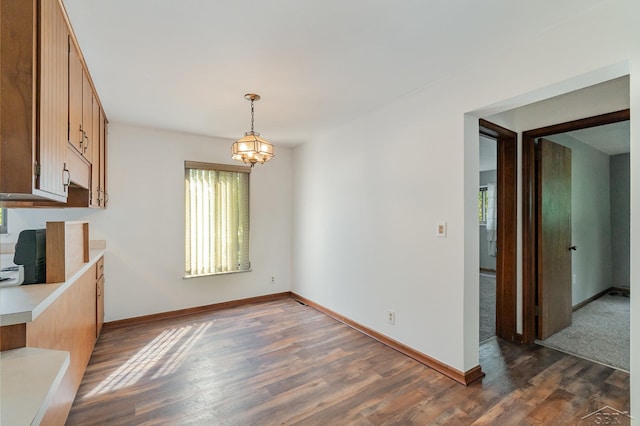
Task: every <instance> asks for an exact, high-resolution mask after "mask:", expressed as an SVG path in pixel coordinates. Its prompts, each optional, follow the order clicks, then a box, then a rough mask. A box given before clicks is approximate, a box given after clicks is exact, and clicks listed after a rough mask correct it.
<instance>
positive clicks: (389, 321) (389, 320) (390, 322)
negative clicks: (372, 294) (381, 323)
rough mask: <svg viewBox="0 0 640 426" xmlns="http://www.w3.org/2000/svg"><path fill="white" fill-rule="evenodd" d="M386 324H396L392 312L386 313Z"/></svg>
mask: <svg viewBox="0 0 640 426" xmlns="http://www.w3.org/2000/svg"><path fill="white" fill-rule="evenodd" d="M387 322H388V323H389V324H395V323H396V313H395V312H394V311H391V310H389V311H387Z"/></svg>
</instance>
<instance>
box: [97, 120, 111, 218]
mask: <svg viewBox="0 0 640 426" xmlns="http://www.w3.org/2000/svg"><path fill="white" fill-rule="evenodd" d="M98 197H99V203H100V206H101V207H105V208H106V207H107V203H108V202H109V191H108V190H107V117H106V116H105V115H104V111H103V110H102V109H101V110H100V189H99V191H98Z"/></svg>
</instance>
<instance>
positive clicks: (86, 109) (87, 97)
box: [80, 72, 97, 161]
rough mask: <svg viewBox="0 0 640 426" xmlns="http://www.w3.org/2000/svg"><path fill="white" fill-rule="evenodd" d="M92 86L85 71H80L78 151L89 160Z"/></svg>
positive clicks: (91, 130) (91, 134)
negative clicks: (80, 117)
mask: <svg viewBox="0 0 640 426" xmlns="http://www.w3.org/2000/svg"><path fill="white" fill-rule="evenodd" d="M94 98H95V96H94V94H93V88H92V87H91V83H89V76H87V73H86V72H83V73H82V136H83V137H84V140H83V142H82V150H81V151H80V153H81V154H82V155H84V156H85V158H87V159H88V160H89V161H91V154H92V151H91V145H92V139H93V104H94V103H96V104H97V101H94Z"/></svg>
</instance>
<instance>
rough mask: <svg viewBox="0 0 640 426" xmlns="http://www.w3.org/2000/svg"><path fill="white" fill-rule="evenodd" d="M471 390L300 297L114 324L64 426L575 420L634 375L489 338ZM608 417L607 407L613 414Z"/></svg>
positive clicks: (616, 404)
mask: <svg viewBox="0 0 640 426" xmlns="http://www.w3.org/2000/svg"><path fill="white" fill-rule="evenodd" d="M480 362H481V365H482V369H483V371H484V372H485V373H486V377H484V378H483V379H481V380H478V381H476V382H474V383H472V384H471V385H470V386H468V387H465V386H463V385H461V384H459V383H457V382H454V381H453V380H451V379H449V378H447V377H446V376H443V375H442V374H440V373H438V372H436V371H434V370H432V369H430V368H428V367H426V366H424V365H422V364H420V363H418V362H416V361H414V360H413V359H411V358H409V357H407V356H405V355H402V354H400V353H399V352H396V351H395V350H393V349H390V348H389V347H387V346H385V345H383V344H381V343H379V342H377V341H375V340H373V339H372V338H370V337H368V336H366V335H364V334H362V333H360V332H358V331H355V330H353V329H351V328H350V327H348V326H346V325H344V324H342V323H340V322H338V321H336V320H334V319H332V318H330V317H328V316H326V315H324V314H322V313H320V312H318V311H316V310H314V309H313V308H310V307H308V306H304V305H301V304H299V303H297V302H296V301H294V300H292V299H288V298H287V299H282V300H277V301H272V302H265V303H256V304H251V305H246V306H243V307H237V308H230V309H223V310H219V311H214V312H208V313H201V314H194V315H190V316H184V317H179V318H173V319H170V320H169V319H167V320H161V321H154V322H149V323H146V324H137V325H130V326H126V327H121V328H109V327H107V328H106V329H105V330H104V331H103V334H102V336H101V337H100V339H99V341H98V343H97V345H96V348H95V351H94V354H93V356H92V358H91V361H90V364H89V366H88V368H87V371H86V374H85V376H84V379H83V381H82V384H81V386H80V389H79V391H78V394H77V397H76V400H75V402H74V405H73V407H72V410H71V413H70V415H69V419H68V422H67V424H69V425H88V424H92V425H93V424H101V425H102V424H109V425H113V424H118V425H123V424H181V425H182V424H193V425H211V424H216V425H258V424H259V425H282V424H285V425H290V424H305V425H327V424H340V425H346V424H358V425H383V424H403V425H412V424H415V425H427V424H429V425H431V424H461V425H465V424H471V423H474V422H476V423H475V424H575V423H580V422H581V419H583V418H584V417H585V416H589V415H590V414H591V413H593V412H594V411H596V410H599V409H605V410H610V409H615V410H620V411H627V410H629V406H630V396H629V374H627V373H625V372H622V371H619V370H616V369H612V368H609V367H606V366H603V365H600V364H597V363H593V362H590V361H587V360H584V359H580V358H577V357H574V356H571V355H567V354H565V353H562V352H558V351H555V350H552V349H549V348H545V347H541V346H538V345H532V346H527V345H515V344H511V343H507V342H504V341H502V340H500V339H491V340H489V341H488V342H487V343H485V344H483V345H482V346H481V347H480ZM605 407H610V408H605Z"/></svg>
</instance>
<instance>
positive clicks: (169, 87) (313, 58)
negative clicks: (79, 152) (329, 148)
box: [64, 0, 603, 146]
mask: <svg viewBox="0 0 640 426" xmlns="http://www.w3.org/2000/svg"><path fill="white" fill-rule="evenodd" d="M601 1H603V0H563V1H561V2H558V1H557V0H539V1H535V2H526V1H520V2H516V1H512V0H485V1H477V0H456V1H450V0H430V1H424V0H398V1H389V0H349V1H345V0H322V1H318V0H264V1H255V0H233V1H231V0H229V1H222V0H181V1H177V0H64V4H65V7H66V9H67V12H68V14H69V17H70V20H71V23H72V25H73V28H74V30H75V32H76V35H77V38H78V41H79V43H80V46H81V48H82V50H83V54H84V57H85V59H86V62H87V64H88V66H89V70H90V73H91V75H92V77H93V80H94V83H95V86H96V88H97V90H98V93H99V96H100V98H101V101H102V104H103V106H104V108H105V111H106V113H107V115H108V117H109V120H110V121H111V122H124V123H132V124H138V125H143V126H150V127H156V128H162V129H169V130H176V131H183V132H190V133H196V134H203V135H210V136H218V137H223V138H229V139H237V138H239V137H240V136H242V135H243V133H244V132H245V131H247V130H249V126H250V123H249V121H250V116H249V103H248V102H247V101H246V100H245V99H244V97H243V96H244V94H245V93H247V92H254V93H258V94H260V95H262V100H261V101H260V102H257V103H256V105H255V108H256V112H255V116H256V121H255V130H256V131H258V132H260V133H261V134H262V136H263V137H264V138H266V139H267V140H269V141H270V142H272V143H274V144H276V145H289V146H294V145H297V144H299V143H302V142H305V141H308V140H309V139H310V138H311V137H312V136H313V135H314V134H316V133H319V132H323V131H326V129H328V128H331V127H333V126H338V125H340V124H342V123H344V122H347V121H350V120H353V119H355V118H357V117H358V116H360V115H362V114H364V113H366V112H369V111H371V110H374V109H377V108H380V107H382V106H383V105H385V104H387V103H389V102H391V101H393V100H395V99H397V98H399V97H402V96H404V95H406V94H408V93H410V92H412V91H415V90H417V89H419V88H421V87H423V86H425V85H427V84H430V83H433V82H436V81H437V80H438V79H440V78H443V77H444V76H446V75H448V74H451V73H456V72H462V71H463V70H464V68H465V67H466V66H469V65H470V64H472V63H477V61H480V60H481V59H482V56H483V53H484V52H486V50H487V49H498V50H502V49H508V48H510V47H513V46H516V45H517V44H518V43H520V42H522V41H523V40H525V39H529V38H531V37H535V35H536V34H538V33H541V32H543V31H545V30H547V29H548V28H552V27H556V26H558V25H562V22H563V21H564V20H566V19H569V17H570V16H571V15H574V14H576V13H581V11H584V10H585V8H588V7H590V6H592V5H594V4H596V3H599V2H601Z"/></svg>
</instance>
